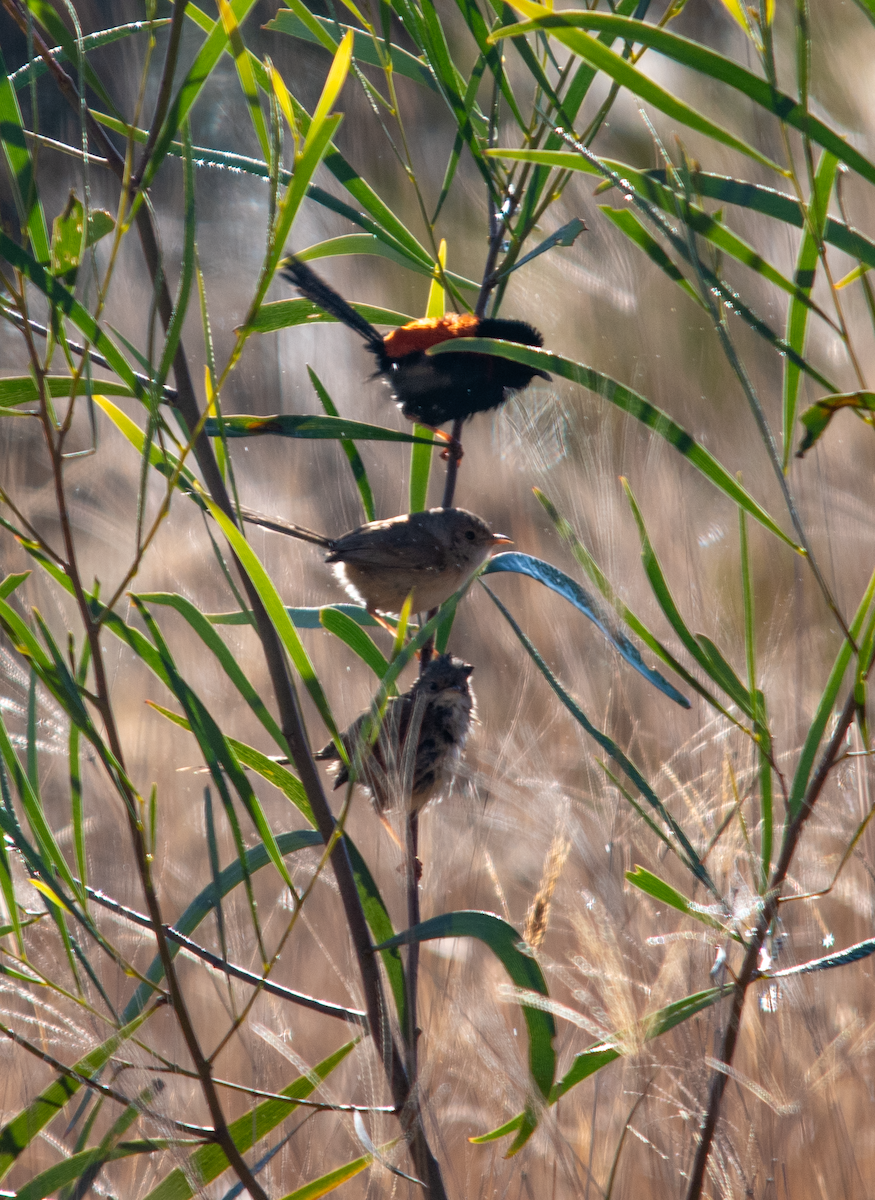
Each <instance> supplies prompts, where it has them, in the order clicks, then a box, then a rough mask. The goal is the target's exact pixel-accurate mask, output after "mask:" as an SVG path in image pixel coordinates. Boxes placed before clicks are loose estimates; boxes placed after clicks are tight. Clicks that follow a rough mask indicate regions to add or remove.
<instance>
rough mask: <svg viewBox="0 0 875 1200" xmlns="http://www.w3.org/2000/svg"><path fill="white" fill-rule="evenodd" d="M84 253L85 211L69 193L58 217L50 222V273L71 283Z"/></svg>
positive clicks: (80, 202)
mask: <svg viewBox="0 0 875 1200" xmlns="http://www.w3.org/2000/svg"><path fill="white" fill-rule="evenodd" d="M84 252H85V209H84V208H83V207H82V201H81V200H79V199H77V197H76V193H75V192H73V191H71V192H70V195H69V196H68V198H67V204H66V207H65V208H64V211H63V212H62V213H61V214H60V216H57V217H55V219H54V221H53V222H52V251H51V271H52V274H53V275H57V276H59V277H61V278H63V279H64V281H65V282H67V283H73V282H75V279H76V271H77V270H78V268H79V264H80V262H81V261H82V255H83V253H84Z"/></svg>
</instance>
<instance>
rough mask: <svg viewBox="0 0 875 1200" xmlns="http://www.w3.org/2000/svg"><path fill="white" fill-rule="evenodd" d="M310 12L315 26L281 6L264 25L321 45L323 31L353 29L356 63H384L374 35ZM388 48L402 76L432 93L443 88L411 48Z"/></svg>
mask: <svg viewBox="0 0 875 1200" xmlns="http://www.w3.org/2000/svg"><path fill="white" fill-rule="evenodd" d="M308 15H309V16H310V21H311V22H312V23H313V24H312V25H311V24H308V23H305V21H304V19H303V16H302V17H298V16H296V15H295V13H293V12H288V11H286V10H285V9H282V8H281V9H280V10H279V11H278V12H277V14H276V16H275V17H274V19H273V20H272V21H268V23H267V24H266V25H265V26H264V28H265V29H269V30H271V31H273V32H276V33H284V34H287V35H288V36H289V37H295V38H299V39H300V40H301V41H305V42H310V43H311V44H312V45H321V46H323V47H324V46H325V42H324V41H323V38H322V36H321V34H322V33H326V34H327V33H328V31H329V30H340V32H341V33H347V32H349V30H352V33H353V38H354V42H353V51H352V56H353V58H354V59H355V60H356V62H359V63H366V64H367V65H368V66H371V67H382V66H383V63H382V61H381V60H380V55H379V54H378V53H377V50H376V48H375V46H374V41H373V38H372V37H371V36H370V34H368V33H365V32H364V31H363V30H361V29H355V28H353V26H351V25H343V24H339V23H338V22H336V21H333V20H332V21H330V22H329V21H328V20H327V18H325V17H321V16H318V15H317V14H315V13H310V14H308ZM313 26H318V27H319V31H320V32H319V33H317V32H315V30H314V28H313ZM326 48H328V47H326ZM388 51H389V61H390V62H391V64H392V70H393V71H394V72H395V74H396V75H402V76H403V77H404V78H405V79H412V80H413V82H414V83H418V84H421V85H422V87H426V88H428V89H429V91H431V92H437V91H438V90H439V89H438V86H437V83H436V82H435V78H434V74H433V72H432V70H431V68H430V67H429V65H428V63H426V62H425V61H424V60H423V59H422V58H417V57H416V56H415V55H413V54H411V53H410V52H409V51H408V50H403V49H402V48H401V47H400V46H389V48H388ZM332 52H333V51H332Z"/></svg>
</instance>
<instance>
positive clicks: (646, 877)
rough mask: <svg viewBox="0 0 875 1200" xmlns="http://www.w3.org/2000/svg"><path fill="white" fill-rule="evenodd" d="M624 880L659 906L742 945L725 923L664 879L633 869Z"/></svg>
mask: <svg viewBox="0 0 875 1200" xmlns="http://www.w3.org/2000/svg"><path fill="white" fill-rule="evenodd" d="M626 879H627V880H628V881H629V883H631V884H633V885H634V886H635V887H637V888H638V889H639V890H640V891H642V892H646V893H647V895H648V896H652V897H653V899H654V900H658V901H659V903H660V904H667V905H669V907H671V908H676V909H677V910H678V912H682V913H685V914H686V916H688V917H694V918H695V919H696V920H697V921H701V922H702V924H703V925H710V926H711V928H712V929H719V930H720V931H721V933H725V934H726V935H727V937H732V938H734V939H735V940H736V941H737V942H741V943H742V944H743V942H744V939H743V938H742V937H741V935H740V934H738V933H734V932H732V930H731V929H729V928H728V927H727V925H726V923H724V922H723V921H720V920H718V919H717V918H716V917H713V916H711V914H710V913H708V912H704V911H703V910H702V908H701V906H700V905H697V904H693V902H692V901H691V900H688V899H687V897H686V896H684V895H682V894H681V893H680V892H679V891H678V890H677V888H673V887H672V886H671V884H670V883H666V882H665V880H664V879H660V878H659V876H658V875H654V874H652V873H651V872H650V871H648V870H645V868H644V867H635V868H634V869H633V870H631V871H627V872H626Z"/></svg>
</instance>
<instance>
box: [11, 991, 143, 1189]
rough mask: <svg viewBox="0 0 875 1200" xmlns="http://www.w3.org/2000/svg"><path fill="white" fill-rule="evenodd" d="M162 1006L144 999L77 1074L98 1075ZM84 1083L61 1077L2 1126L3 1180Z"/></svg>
mask: <svg viewBox="0 0 875 1200" xmlns="http://www.w3.org/2000/svg"><path fill="white" fill-rule="evenodd" d="M159 1007H160V1006H159V1005H153V1006H152V1007H151V1008H146V1002H145V1000H144V1002H143V1004H142V1005H141V1007H140V1009H139V1010H138V1012H137V1013H136V1014H134V1015H133V1016H132V1017H130V1018H129V1019H128V1020H127V1021H126V1023H125V1024H124V1025H123V1026H122V1028H121V1029H119V1030H118V1032H117V1033H114V1034H113V1035H112V1037H109V1038H107V1040H106V1041H105V1042H103V1043H102V1044H101V1045H100V1046H98V1047H97V1049H96V1050H92V1051H91V1053H90V1054H86V1055H85V1057H84V1058H80V1059H79V1061H78V1062H76V1063H74V1064H73V1066H72V1068H71V1069H72V1070H73V1071H75V1072H76V1074H77V1075H81V1076H83V1077H84V1078H85V1079H90V1078H92V1076H94V1075H97V1074H98V1073H99V1072H100V1071H101V1070H102V1069H103V1067H104V1066H105V1065H106V1064H107V1063H108V1062H109V1060H110V1059H111V1058H112V1056H113V1055H114V1054H115V1053H116V1051H117V1050H118V1049H119V1047H120V1046H121V1045H122V1044H123V1043H124V1042H126V1041H127V1040H128V1038H130V1037H132V1036H133V1035H134V1034H135V1033H136V1032H137V1030H138V1029H139V1028H140V1026H141V1025H142V1024H143V1022H144V1021H148V1019H149V1018H150V1017H151V1016H153V1015H154V1014H155V1013H156V1012H157V1011H158V1008H159ZM82 1086H84V1085H83V1084H81V1083H79V1082H78V1080H76V1079H71V1078H70V1076H69V1075H63V1076H60V1077H59V1078H58V1079H56V1080H55V1081H54V1082H53V1083H50V1084H49V1086H48V1087H47V1088H44V1089H43V1091H42V1092H40V1094H39V1095H38V1096H37V1098H36V1099H35V1100H33V1101H32V1102H31V1103H30V1104H29V1105H28V1106H27V1108H24V1109H22V1110H21V1112H19V1113H18V1114H17V1115H16V1116H15V1117H13V1118H12V1120H11V1121H8V1122H7V1123H6V1125H4V1126H3V1128H2V1129H0V1179H2V1178H3V1176H4V1175H6V1173H7V1172H8V1171H9V1169H10V1167H11V1166H12V1165H13V1163H14V1162H15V1160H16V1159H17V1158H18V1157H19V1155H20V1154H22V1152H23V1151H25V1150H26V1149H27V1148H28V1146H29V1145H30V1144H31V1142H32V1141H33V1140H34V1138H36V1137H37V1136H38V1135H39V1132H40V1130H42V1129H45V1127H46V1125H48V1123H49V1122H50V1121H51V1120H53V1119H54V1118H55V1117H56V1116H57V1115H58V1113H59V1112H61V1111H62V1110H63V1109H64V1107H65V1106H66V1104H67V1102H68V1101H69V1100H71V1099H72V1098H73V1096H75V1095H76V1093H77V1092H78V1091H79V1089H80V1088H81V1087H82Z"/></svg>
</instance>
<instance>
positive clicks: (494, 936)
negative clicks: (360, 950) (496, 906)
mask: <svg viewBox="0 0 875 1200" xmlns="http://www.w3.org/2000/svg"><path fill="white" fill-rule="evenodd" d="M451 937H474V938H477V939H478V940H479V941H481V942H483V943H484V945H486V946H488V947H489V949H490V950H491V951H492V953H493V954H494V955H495V956H496V958H498V960H499V962H500V963H501V965H502V966H503V967H504V969H505V971H507V973H508V975H509V976H510V978H511V981H512V982H513V983H514V984H515V985H516V986H517V987H518V988H522V989H523V990H525V991H529V992H537V993H538V994H539V995H541V996H544V997H546V996H548V995H549V993H548V991H547V983H546V980H545V979H544V975H543V973H542V971H541V968H540V967H539V966H538V964H537V962H536V960H535V958H534V957H533V955H532V954H530V953H526V952H525V949H524V947H523V946H522V944H521V940H520V935H519V933H518V932H517V931H516V930H515V929H514V928H513V926H512V925H508V924H507V922H506V921H503V920H501V918H500V917H496V916H495V915H494V914H493V913H488V912H471V911H468V912H450V913H442V914H441V915H440V916H438V917H432V918H431V920H429V921H423V922H421V923H420V924H419V925H416V926H415V927H414V928H413V929H406V930H404V932H403V933H398V934H396V935H395V936H394V937H393V938H390V939H389V940H388V941H387V942H385V943H383V944H382V945H381V946H378V947H377V949H378V950H379V949H382V948H383V947H384V946H405V945H411V944H413V943H418V942H427V941H431V940H432V939H434V938H451ZM522 1009H523V1014H524V1016H525V1019H526V1025H527V1027H528V1031H529V1070H530V1072H531V1075H532V1079H533V1080H534V1082H535V1084H536V1086H537V1088H538V1091H539V1092H540V1093H541V1095H542V1096H544V1097H547V1096H549V1094H550V1089H551V1087H552V1085H553V1077H554V1073H555V1070H556V1053H555V1051H554V1049H553V1038H554V1037H555V1036H556V1025H555V1022H554V1020H553V1017H552V1016H551V1015H550V1013H548V1012H545V1011H544V1010H543V1009H540V1008H533V1007H531V1006H530V1005H527V1004H525V1003H523V1005H522Z"/></svg>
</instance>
